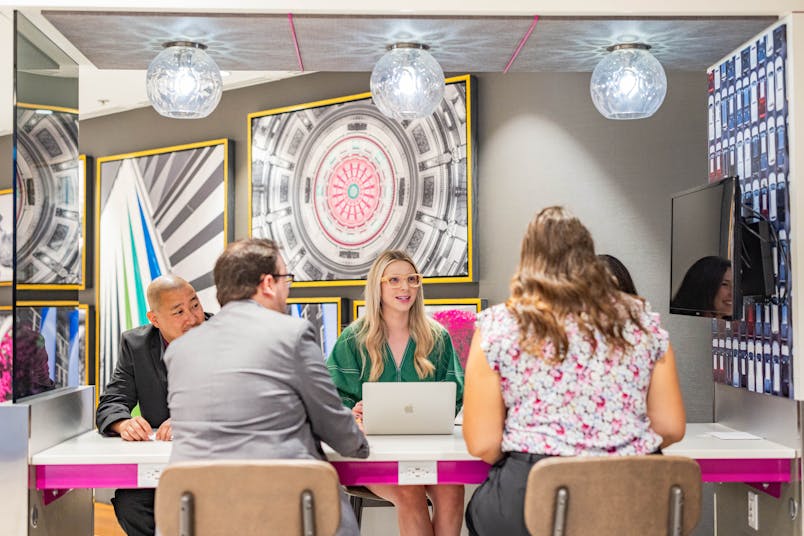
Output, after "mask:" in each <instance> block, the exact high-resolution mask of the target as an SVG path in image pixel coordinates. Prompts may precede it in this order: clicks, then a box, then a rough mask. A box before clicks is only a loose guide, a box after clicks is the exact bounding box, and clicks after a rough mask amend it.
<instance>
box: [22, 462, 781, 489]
mask: <svg viewBox="0 0 804 536" xmlns="http://www.w3.org/2000/svg"><path fill="white" fill-rule="evenodd" d="M696 461H697V462H698V465H699V466H700V467H701V478H702V480H703V481H704V482H759V483H762V482H765V483H771V482H790V480H791V473H790V470H791V464H792V460H790V459H739V460H734V459H697V460H696ZM332 465H333V467H335V470H336V471H337V472H338V476H339V478H340V480H341V483H342V484H344V485H348V486H349V485H365V484H397V483H398V471H399V470H398V465H397V462H396V461H382V462H364V461H359V462H358V461H336V462H332ZM488 470H489V465H488V464H486V463H485V462H482V461H480V460H455V461H443V460H442V461H438V482H439V483H440V484H479V483H481V482H483V481H484V480H485V479H486V476H487V474H488ZM136 487H138V478H137V464H133V463H132V464H117V465H104V464H94V465H38V466H36V489H39V490H43V489H69V488H136Z"/></svg>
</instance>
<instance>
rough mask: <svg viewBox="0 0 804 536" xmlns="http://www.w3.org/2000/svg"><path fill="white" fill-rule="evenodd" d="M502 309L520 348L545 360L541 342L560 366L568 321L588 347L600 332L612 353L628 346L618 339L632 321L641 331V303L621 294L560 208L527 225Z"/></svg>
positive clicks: (585, 236)
mask: <svg viewBox="0 0 804 536" xmlns="http://www.w3.org/2000/svg"><path fill="white" fill-rule="evenodd" d="M506 307H507V308H508V310H509V311H511V314H513V315H514V317H515V318H516V321H517V324H518V325H519V344H520V347H521V348H522V349H523V350H525V351H526V352H528V353H530V354H531V355H534V356H537V357H540V358H545V356H544V354H543V350H544V346H545V343H546V342H550V343H552V345H553V348H554V350H555V353H554V354H553V357H551V358H549V362H552V363H558V362H560V361H563V359H564V357H565V356H566V353H567V348H568V346H569V342H568V340H567V334H566V332H565V331H564V320H565V319H566V318H567V317H569V316H572V317H574V319H575V321H576V322H577V323H578V326H579V328H580V330H581V333H582V335H583V336H584V338H586V339H588V340H589V341H590V342H591V343H592V345H593V347H594V344H595V337H594V332H595V331H597V332H599V333H600V334H601V335H602V336H603V338H604V339H605V340H606V342H607V344H608V345H609V346H611V347H613V348H614V349H618V350H625V349H626V348H627V347H629V346H631V345H630V344H629V342H628V341H627V340H625V338H624V337H623V331H624V328H625V326H626V324H627V323H628V322H629V321H631V322H634V323H636V324H637V325H638V326H640V327H642V325H641V323H640V321H639V311H640V309H642V308H643V307H644V302H643V301H642V300H639V299H635V298H631V297H628V296H627V295H626V294H623V293H622V292H620V291H619V290H618V289H617V287H616V285H615V284H614V280H613V278H612V277H611V274H610V272H609V271H608V269H607V267H606V265H605V264H604V262H603V261H601V260H600V259H598V258H597V256H596V255H595V246H594V241H593V240H592V235H591V234H590V233H589V230H588V229H587V228H586V227H584V225H583V224H582V223H581V222H580V220H579V219H578V218H576V217H575V216H573V215H572V214H571V213H570V212H569V211H568V210H566V209H565V208H563V207H557V206H554V207H548V208H545V209H544V210H542V211H541V212H539V213H538V214H537V215H536V216H535V217H534V218H533V220H531V222H530V224H529V225H528V229H527V231H526V233H525V237H524V238H523V240H522V252H521V256H520V261H519V267H518V269H517V272H516V274H514V277H513V279H512V281H511V294H510V296H509V298H508V300H507V301H506Z"/></svg>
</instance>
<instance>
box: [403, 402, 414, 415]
mask: <svg viewBox="0 0 804 536" xmlns="http://www.w3.org/2000/svg"><path fill="white" fill-rule="evenodd" d="M405 413H413V404H408V405H406V406H405Z"/></svg>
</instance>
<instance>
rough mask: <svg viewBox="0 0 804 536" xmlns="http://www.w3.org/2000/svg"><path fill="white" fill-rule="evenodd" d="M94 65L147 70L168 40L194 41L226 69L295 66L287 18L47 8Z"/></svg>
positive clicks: (288, 68) (49, 16) (285, 68)
mask: <svg viewBox="0 0 804 536" xmlns="http://www.w3.org/2000/svg"><path fill="white" fill-rule="evenodd" d="M43 15H44V16H45V17H46V18H47V19H48V20H49V21H50V22H51V24H53V26H55V27H56V29H58V30H59V31H60V32H61V33H62V34H63V35H64V37H66V38H67V39H68V40H69V41H70V42H71V43H73V44H74V45H75V46H76V48H78V50H80V51H81V53H82V54H83V55H84V56H86V58H87V59H88V60H89V61H91V62H92V63H93V64H94V65H95V67H97V68H98V69H147V68H148V64H149V63H150V62H151V60H152V59H153V58H154V56H156V55H157V54H158V53H159V51H160V50H162V43H165V42H167V41H196V42H200V43H203V44H205V45H207V47H208V49H207V52H208V53H209V55H210V56H212V58H213V59H214V60H215V62H216V63H217V64H218V66H219V67H220V68H221V69H225V70H228V71H252V70H253V71H294V70H298V68H299V64H298V62H297V61H296V53H295V51H294V48H293V40H292V38H291V33H290V26H289V25H288V18H287V16H279V15H273V16H272V15H248V16H246V15H229V14H225V15H224V14H214V15H209V14H205V15H191V14H187V13H182V14H170V13H113V12H75V11H48V12H43Z"/></svg>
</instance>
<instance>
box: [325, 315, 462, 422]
mask: <svg viewBox="0 0 804 536" xmlns="http://www.w3.org/2000/svg"><path fill="white" fill-rule="evenodd" d="M355 331H356V330H355V324H352V325H350V326H349V327H347V328H346V329H344V330H343V333H341V336H340V337H338V340H337V341H336V342H335V346H334V347H333V348H332V353H331V354H329V358H328V359H327V368H328V369H329V374H330V376H332V381H333V382H334V383H335V387H337V388H338V394H339V395H340V397H341V400H342V401H343V404H344V405H345V406H346V407H348V408H353V407H354V406H355V404H357V403H358V402H360V401H361V400H362V399H363V382H367V381H369V373H370V372H371V364H370V361H369V358H368V354H366V366H365V368H364V367H363V360H362V359H361V356H360V350H359V349H358V345H357V341H356V339H355ZM415 350H416V343H414V342H413V339H408V345H407V347H406V348H405V354H404V355H403V356H402V361H401V363H400V365H399V367H397V366H396V362H395V361H394V356H393V354H392V353H391V348H390V347H389V346H388V344H387V343H386V345H385V353H384V356H383V357H384V360H385V363H384V364H385V367H384V368H383V371H382V375H380V378H379V380H377V381H380V382H455V385H456V389H455V411H456V412H457V411H459V410H460V409H461V405H462V404H463V369H462V368H461V362H460V361H459V360H458V356H457V354H456V353H455V348H453V347H452V339H450V338H449V333H447V330H445V329H442V330H441V339H440V340H439V341H436V344H435V346H434V347H433V351H432V352H430V355H428V356H427V359H429V360H430V362H431V363H432V364H433V365H434V366H435V373H434V374H433V375H432V376H428V377H426V378H419V375H418V374H417V373H416V367H415V365H414V360H413V353H414V351H415Z"/></svg>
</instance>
